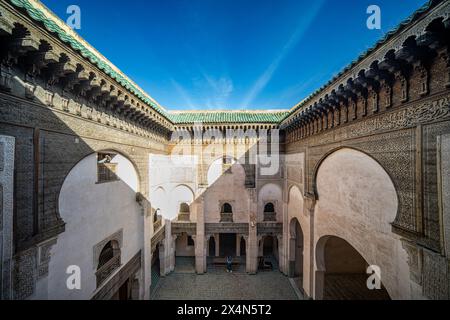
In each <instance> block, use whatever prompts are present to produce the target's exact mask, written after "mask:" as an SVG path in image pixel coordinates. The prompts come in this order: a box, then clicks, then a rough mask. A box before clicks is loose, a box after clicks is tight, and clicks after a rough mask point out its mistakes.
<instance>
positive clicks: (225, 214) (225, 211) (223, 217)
mask: <svg viewBox="0 0 450 320" xmlns="http://www.w3.org/2000/svg"><path fill="white" fill-rule="evenodd" d="M220 222H233V207H232V206H231V204H229V203H224V204H223V205H222V208H221V210H220Z"/></svg>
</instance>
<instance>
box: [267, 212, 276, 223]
mask: <svg viewBox="0 0 450 320" xmlns="http://www.w3.org/2000/svg"><path fill="white" fill-rule="evenodd" d="M264 221H277V214H276V213H275V212H264Z"/></svg>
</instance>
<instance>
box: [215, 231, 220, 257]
mask: <svg viewBox="0 0 450 320" xmlns="http://www.w3.org/2000/svg"><path fill="white" fill-rule="evenodd" d="M214 241H215V242H216V257H218V256H220V234H218V233H216V234H215V235H214Z"/></svg>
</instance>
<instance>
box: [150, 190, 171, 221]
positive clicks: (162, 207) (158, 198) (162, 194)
mask: <svg viewBox="0 0 450 320" xmlns="http://www.w3.org/2000/svg"><path fill="white" fill-rule="evenodd" d="M150 201H151V205H152V208H153V209H155V210H156V209H159V211H158V214H160V215H162V216H163V217H164V218H166V219H168V218H167V217H168V216H169V211H168V208H169V205H168V201H167V192H166V189H165V188H163V187H158V188H156V190H154V191H153V192H152V193H151V195H150Z"/></svg>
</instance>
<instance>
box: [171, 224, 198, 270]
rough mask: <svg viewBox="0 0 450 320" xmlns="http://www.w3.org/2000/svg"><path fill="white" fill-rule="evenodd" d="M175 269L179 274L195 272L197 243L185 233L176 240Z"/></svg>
mask: <svg viewBox="0 0 450 320" xmlns="http://www.w3.org/2000/svg"><path fill="white" fill-rule="evenodd" d="M175 268H176V271H177V272H194V271H195V241H194V238H193V237H192V236H191V235H189V234H187V233H185V232H183V233H181V234H180V235H178V236H177V238H176V240H175Z"/></svg>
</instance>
